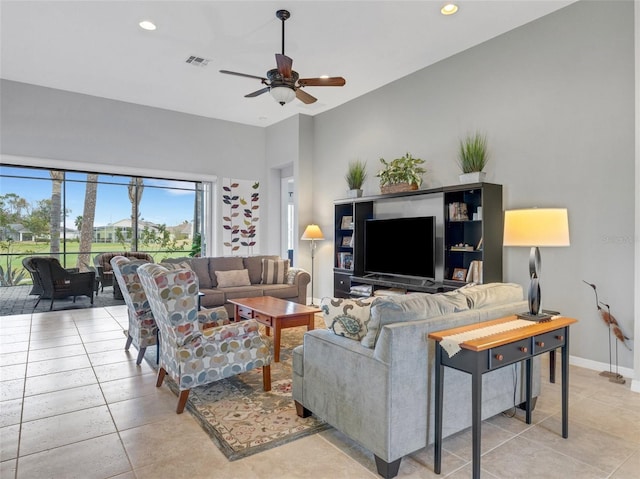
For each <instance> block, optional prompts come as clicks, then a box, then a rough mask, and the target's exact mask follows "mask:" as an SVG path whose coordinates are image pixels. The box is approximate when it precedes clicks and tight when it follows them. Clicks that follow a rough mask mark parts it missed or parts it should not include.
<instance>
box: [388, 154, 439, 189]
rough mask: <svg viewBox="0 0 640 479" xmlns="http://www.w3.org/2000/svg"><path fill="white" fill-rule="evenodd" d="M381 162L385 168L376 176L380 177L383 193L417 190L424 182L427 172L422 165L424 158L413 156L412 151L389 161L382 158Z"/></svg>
mask: <svg viewBox="0 0 640 479" xmlns="http://www.w3.org/2000/svg"><path fill="white" fill-rule="evenodd" d="M380 162H381V163H382V164H383V165H384V168H383V169H381V170H380V171H378V174H377V175H376V176H377V177H378V178H380V188H381V189H382V192H383V193H396V192H399V191H408V190H417V189H418V187H419V186H420V185H421V184H422V175H423V174H424V173H426V172H427V170H425V169H424V168H423V167H422V166H420V165H422V164H423V163H424V160H421V159H420V158H414V157H412V156H411V153H407V154H405V155H404V156H402V157H400V158H396V159H395V160H391V161H389V162H387V161H386V160H385V159H384V158H380Z"/></svg>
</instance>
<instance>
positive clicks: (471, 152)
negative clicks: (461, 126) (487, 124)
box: [458, 132, 489, 173]
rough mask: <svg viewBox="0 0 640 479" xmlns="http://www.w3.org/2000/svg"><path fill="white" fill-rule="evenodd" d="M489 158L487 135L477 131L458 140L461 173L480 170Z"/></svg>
mask: <svg viewBox="0 0 640 479" xmlns="http://www.w3.org/2000/svg"><path fill="white" fill-rule="evenodd" d="M488 160H489V156H488V154H487V137H486V136H485V135H482V134H481V133H479V132H476V133H474V134H472V135H467V137H466V138H464V139H463V140H460V146H459V149H458V164H459V165H460V169H461V170H462V172H463V173H474V172H479V171H482V170H483V169H484V167H485V165H486V164H487V161H488Z"/></svg>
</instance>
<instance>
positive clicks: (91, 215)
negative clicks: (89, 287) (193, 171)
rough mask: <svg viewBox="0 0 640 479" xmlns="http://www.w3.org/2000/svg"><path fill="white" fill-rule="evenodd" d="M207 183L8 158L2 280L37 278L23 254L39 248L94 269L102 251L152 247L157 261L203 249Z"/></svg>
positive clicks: (0, 175) (0, 215) (0, 183)
mask: <svg viewBox="0 0 640 479" xmlns="http://www.w3.org/2000/svg"><path fill="white" fill-rule="evenodd" d="M205 190H210V188H205V184H204V183H202V182H197V181H182V180H180V181H176V180H170V179H159V178H143V177H132V176H125V175H111V174H103V173H100V174H97V173H87V172H79V171H62V170H53V171H50V170H47V169H42V168H31V167H15V166H9V165H0V248H1V250H0V255H2V256H1V261H0V266H2V269H3V270H2V273H3V274H2V275H1V276H2V286H10V285H13V284H22V283H25V284H27V283H28V282H30V278H29V277H28V275H26V276H27V277H24V276H25V272H24V271H23V270H22V264H21V261H22V258H24V257H25V256H29V255H34V254H38V255H47V256H50V255H54V256H57V257H58V258H59V259H60V262H61V263H62V264H63V266H64V267H67V268H70V267H79V268H80V269H82V270H86V269H87V268H89V267H91V266H92V265H93V257H94V256H95V255H97V254H99V253H102V252H118V251H147V252H149V253H150V254H151V255H152V256H153V257H154V260H155V261H156V262H159V261H162V260H163V259H165V258H167V257H181V256H187V255H194V254H196V253H199V252H200V244H204V238H202V234H203V231H202V224H203V210H204V191H205ZM56 218H58V220H57V221H56ZM55 225H58V226H57V227H56V226H55ZM20 272H22V273H23V274H22V275H20V274H19V273H20Z"/></svg>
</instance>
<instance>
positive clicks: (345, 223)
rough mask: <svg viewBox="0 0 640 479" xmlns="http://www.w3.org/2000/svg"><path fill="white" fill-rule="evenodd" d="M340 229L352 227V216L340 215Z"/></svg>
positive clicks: (350, 228)
mask: <svg viewBox="0 0 640 479" xmlns="http://www.w3.org/2000/svg"><path fill="white" fill-rule="evenodd" d="M340 229H341V230H352V229H353V216H351V215H348V216H347V215H345V216H343V217H342V220H341V221H340Z"/></svg>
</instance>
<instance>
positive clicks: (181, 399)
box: [176, 389, 190, 414]
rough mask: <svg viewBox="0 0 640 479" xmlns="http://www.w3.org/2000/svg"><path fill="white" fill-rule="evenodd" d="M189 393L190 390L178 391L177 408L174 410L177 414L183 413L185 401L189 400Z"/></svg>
mask: <svg viewBox="0 0 640 479" xmlns="http://www.w3.org/2000/svg"><path fill="white" fill-rule="evenodd" d="M189 391H190V389H187V390H186V391H180V396H179V397H178V407H177V408H176V413H177V414H182V412H183V411H184V407H185V406H186V405H187V399H188V398H189Z"/></svg>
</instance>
